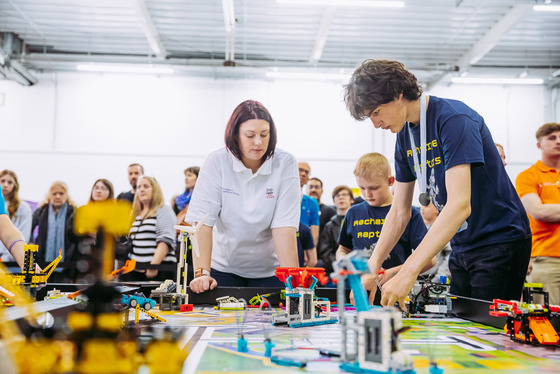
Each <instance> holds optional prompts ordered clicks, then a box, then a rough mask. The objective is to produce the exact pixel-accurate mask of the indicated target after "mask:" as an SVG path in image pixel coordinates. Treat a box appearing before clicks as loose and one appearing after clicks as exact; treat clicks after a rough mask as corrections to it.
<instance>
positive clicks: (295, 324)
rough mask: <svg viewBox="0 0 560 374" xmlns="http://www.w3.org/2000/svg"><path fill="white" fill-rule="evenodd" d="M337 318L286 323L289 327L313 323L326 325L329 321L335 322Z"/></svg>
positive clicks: (313, 324)
mask: <svg viewBox="0 0 560 374" xmlns="http://www.w3.org/2000/svg"><path fill="white" fill-rule="evenodd" d="M337 322H338V319H337V318H332V319H327V320H323V321H310V322H301V323H291V324H288V326H290V327H305V326H315V325H328V324H330V323H337Z"/></svg>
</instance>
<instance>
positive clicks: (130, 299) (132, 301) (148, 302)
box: [121, 292, 156, 310]
mask: <svg viewBox="0 0 560 374" xmlns="http://www.w3.org/2000/svg"><path fill="white" fill-rule="evenodd" d="M121 303H123V304H126V305H128V306H130V307H131V308H136V305H140V307H141V308H144V309H145V310H150V309H152V308H153V307H155V306H156V301H155V300H153V299H148V298H147V297H146V296H145V295H144V294H143V293H141V292H137V293H135V294H134V295H123V296H122V299H121Z"/></svg>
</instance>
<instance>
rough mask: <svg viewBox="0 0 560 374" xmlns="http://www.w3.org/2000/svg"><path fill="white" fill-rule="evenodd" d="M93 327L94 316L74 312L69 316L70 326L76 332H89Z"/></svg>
mask: <svg viewBox="0 0 560 374" xmlns="http://www.w3.org/2000/svg"><path fill="white" fill-rule="evenodd" d="M92 325H93V316H92V315H91V314H89V313H80V312H72V313H70V314H69V315H68V326H69V327H70V328H71V329H72V330H74V331H81V330H88V329H90V328H91V326H92Z"/></svg>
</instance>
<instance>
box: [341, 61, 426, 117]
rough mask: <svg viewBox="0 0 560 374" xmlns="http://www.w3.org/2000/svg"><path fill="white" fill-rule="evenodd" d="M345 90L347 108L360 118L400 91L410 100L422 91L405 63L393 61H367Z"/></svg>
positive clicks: (415, 98)
mask: <svg viewBox="0 0 560 374" xmlns="http://www.w3.org/2000/svg"><path fill="white" fill-rule="evenodd" d="M344 89H345V93H344V102H345V103H346V108H348V110H349V111H350V114H351V115H352V117H354V118H355V119H357V120H359V121H362V120H364V119H366V118H368V117H369V114H370V113H371V112H372V111H374V110H375V109H377V108H378V107H379V106H380V105H382V104H387V103H390V102H391V101H393V100H395V99H397V98H398V97H399V95H400V94H402V95H403V98H405V99H407V100H409V101H414V100H418V98H419V97H420V95H421V94H422V88H421V87H420V85H419V84H418V80H417V79H416V77H415V76H414V75H413V74H412V73H411V72H409V71H408V70H406V69H405V67H404V65H403V64H402V63H400V62H398V61H391V60H371V59H370V60H365V61H364V62H363V63H362V65H361V66H360V67H358V68H357V69H356V71H354V74H352V78H350V82H349V83H348V84H347V85H346V86H344Z"/></svg>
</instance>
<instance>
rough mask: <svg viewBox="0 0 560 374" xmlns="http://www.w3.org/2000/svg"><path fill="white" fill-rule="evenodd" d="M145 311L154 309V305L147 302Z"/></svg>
mask: <svg viewBox="0 0 560 374" xmlns="http://www.w3.org/2000/svg"><path fill="white" fill-rule="evenodd" d="M144 309H146V310H150V309H152V304H150V303H148V302H146V304H144Z"/></svg>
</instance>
